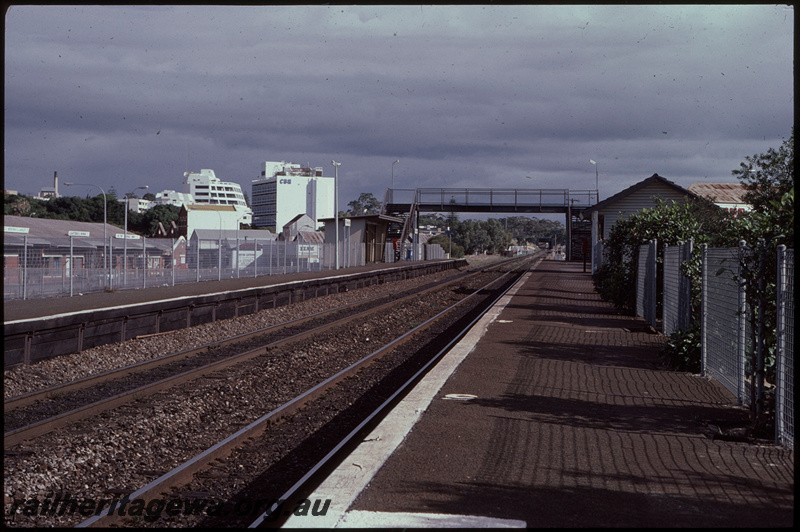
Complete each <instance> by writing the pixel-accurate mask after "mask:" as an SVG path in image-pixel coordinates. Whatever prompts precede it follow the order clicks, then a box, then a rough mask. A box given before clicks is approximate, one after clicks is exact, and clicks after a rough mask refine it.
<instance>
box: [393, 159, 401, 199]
mask: <svg viewBox="0 0 800 532" xmlns="http://www.w3.org/2000/svg"><path fill="white" fill-rule="evenodd" d="M399 162H400V159H397V160H396V161H395V162H393V163H392V190H393V191H394V165H396V164H397V163H399ZM392 199H394V198H392Z"/></svg>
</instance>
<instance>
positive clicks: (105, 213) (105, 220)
mask: <svg viewBox="0 0 800 532" xmlns="http://www.w3.org/2000/svg"><path fill="white" fill-rule="evenodd" d="M64 186H67V187H72V186H80V187H97V188H99V189H100V192H102V193H103V265H104V266H106V264H107V265H108V267H110V266H111V261H110V260H108V259H107V257H108V250H107V249H106V245H107V244H108V238H107V237H106V226H107V225H108V211H107V209H106V205H107V202H106V191H105V190H103V189H102V188H100V185H95V184H92V183H64Z"/></svg>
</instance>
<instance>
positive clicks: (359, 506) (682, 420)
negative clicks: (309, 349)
mask: <svg viewBox="0 0 800 532" xmlns="http://www.w3.org/2000/svg"><path fill="white" fill-rule="evenodd" d="M664 340H665V338H664V337H663V336H660V335H658V334H654V333H652V332H651V331H650V330H649V329H648V328H647V327H646V326H645V324H644V322H643V321H642V320H641V319H639V318H633V317H629V316H623V315H620V314H618V313H617V312H615V310H614V309H613V307H611V305H609V304H607V303H605V302H602V301H601V300H600V299H599V296H598V295H597V294H596V292H595V291H594V290H593V287H592V282H591V277H590V274H588V273H583V267H582V265H581V264H575V263H566V262H559V261H544V262H542V263H541V264H540V265H539V266H538V267H537V268H536V269H535V270H532V271H529V272H528V273H527V274H526V275H525V276H524V277H523V278H522V279H521V280H520V281H519V282H518V283H517V284H516V285H515V287H514V288H513V289H512V290H511V291H510V292H509V293H508V294H507V295H506V296H504V297H503V299H501V301H500V302H498V304H497V305H496V306H495V308H493V309H492V310H491V311H490V312H489V313H488V314H487V315H486V316H484V318H483V319H482V320H481V321H480V322H479V323H477V324H476V325H475V326H474V327H473V329H472V330H471V331H470V333H469V334H468V335H467V336H466V337H465V338H463V339H462V341H461V342H460V343H459V344H457V345H456V346H455V347H454V348H453V349H452V350H451V351H450V352H449V353H448V354H447V355H446V356H445V357H444V358H443V359H442V361H440V363H439V364H438V365H437V366H436V367H435V368H434V369H433V370H432V371H431V372H430V373H429V374H428V375H427V376H426V377H425V378H424V379H423V380H422V381H421V382H420V383H419V384H418V385H417V386H416V387H415V388H414V390H413V391H411V392H410V393H409V394H408V395H407V396H406V398H405V399H404V400H403V401H402V402H401V403H400V404H399V405H398V407H397V408H395V409H394V410H393V411H392V413H391V414H390V415H389V416H388V417H387V418H386V419H384V420H383V421H382V422H381V423H380V424H379V425H378V426H377V427H376V428H375V429H374V430H373V431H372V433H371V434H369V436H367V437H366V438H364V440H363V442H362V443H361V444H360V445H359V446H358V447H357V448H356V449H355V450H354V451H353V452H352V453H351V454H350V455H349V456H347V457H346V458H345V459H344V460H343V461H342V462H341V464H340V465H339V466H338V467H337V469H336V470H335V471H334V472H333V473H332V474H331V475H329V476H328V478H327V479H326V480H325V481H324V482H323V483H322V484H320V485H319V486H318V487H317V488H316V490H315V491H314V493H312V494H310V495H309V499H310V500H311V501H316V500H326V499H329V500H330V507H329V508H328V511H327V512H325V515H317V516H312V515H310V514H309V515H306V516H292V517H291V518H290V519H289V520H288V521H287V522H286V523H285V524H284V527H285V528H297V527H302V528H317V527H325V528H331V527H339V528H348V527H382V528H406V527H436V528H462V527H469V528H479V527H492V528H504V527H512V528H516V527H729V526H733V527H750V526H755V527H790V526H792V525H793V521H794V453H793V451H791V450H788V449H785V448H783V447H779V446H775V445H772V444H771V443H770V442H757V443H753V442H746V441H728V440H722V439H717V438H712V437H710V429H709V426H710V425H716V426H719V427H733V426H745V425H746V424H747V420H748V415H747V411H746V409H745V408H744V407H741V406H737V404H736V400H735V398H734V397H733V395H731V394H730V393H729V392H728V391H727V390H726V389H725V388H723V387H722V386H721V385H720V384H719V383H717V382H715V381H712V380H709V379H706V378H703V377H700V376H698V375H691V374H688V373H678V372H672V371H667V370H664V369H662V368H661V366H660V364H659V361H658V357H657V353H658V349H659V348H660V346H661V345H662V344H663V342H664Z"/></svg>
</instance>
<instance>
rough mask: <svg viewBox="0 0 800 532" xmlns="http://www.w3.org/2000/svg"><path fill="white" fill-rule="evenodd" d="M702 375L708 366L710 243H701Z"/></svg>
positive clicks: (704, 374)
mask: <svg viewBox="0 0 800 532" xmlns="http://www.w3.org/2000/svg"><path fill="white" fill-rule="evenodd" d="M700 254H701V262H700V268H701V269H700V362H701V363H700V375H701V376H703V377H705V376H706V368H707V367H708V244H701V245H700Z"/></svg>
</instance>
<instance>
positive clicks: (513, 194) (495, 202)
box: [381, 188, 598, 260]
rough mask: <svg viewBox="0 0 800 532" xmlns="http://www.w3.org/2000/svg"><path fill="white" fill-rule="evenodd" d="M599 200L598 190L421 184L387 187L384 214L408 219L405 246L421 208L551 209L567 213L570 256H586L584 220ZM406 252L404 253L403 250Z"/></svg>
mask: <svg viewBox="0 0 800 532" xmlns="http://www.w3.org/2000/svg"><path fill="white" fill-rule="evenodd" d="M597 202H598V191H597V190H570V189H544V188H540V189H503V188H417V189H391V188H390V189H387V190H386V195H385V197H384V201H383V204H382V207H381V209H382V210H381V212H382V214H387V215H391V216H396V217H400V218H404V219H405V223H404V224H403V228H402V230H398V235H396V236H395V237H396V238H398V240H399V242H400V243H401V246H404V245H405V242H406V241H407V240H408V239H409V237H410V236H411V235H412V234H413V231H412V229H413V228H414V227H416V225H417V219H418V215H419V213H421V212H472V213H526V214H535V213H549V214H564V215H565V217H566V224H565V225H566V228H567V241H568V242H570V245H569V246H567V260H582V258H583V254H584V252H586V245H585V243H584V242H583V240H585V239H588V237H589V235H590V234H591V225H590V224H587V223H586V221H584V220H582V218H581V214H582V213H583V211H584V210H585V209H588V208H589V207H591V206H593V205H595V204H596V203H597ZM401 256H402V253H401Z"/></svg>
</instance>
